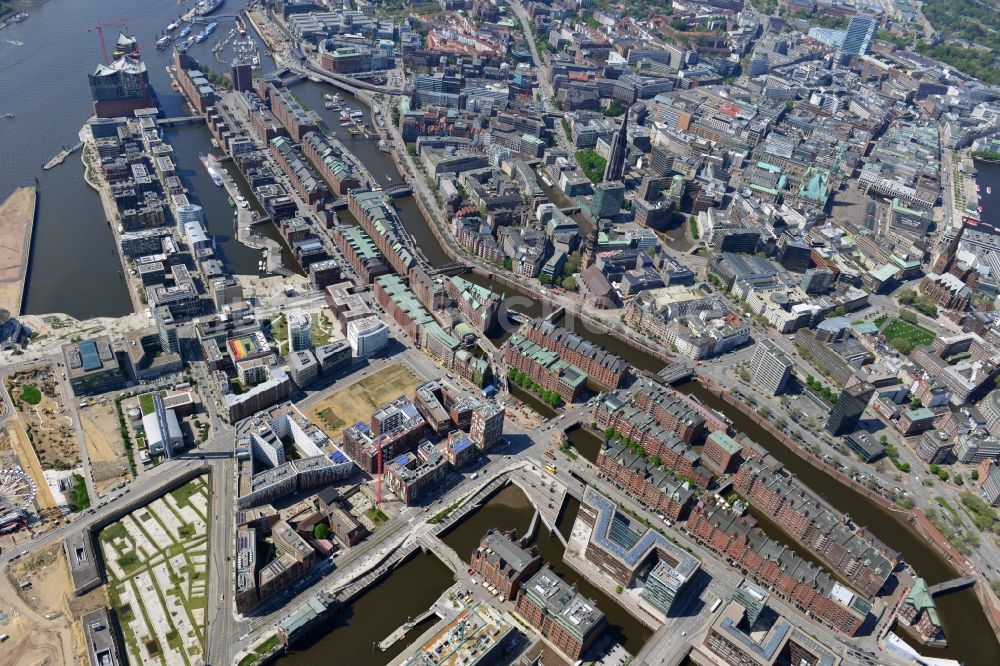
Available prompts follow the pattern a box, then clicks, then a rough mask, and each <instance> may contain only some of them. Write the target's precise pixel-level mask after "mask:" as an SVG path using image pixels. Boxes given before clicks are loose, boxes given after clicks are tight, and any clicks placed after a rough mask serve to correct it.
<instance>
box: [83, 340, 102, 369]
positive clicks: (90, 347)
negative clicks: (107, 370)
mask: <svg viewBox="0 0 1000 666" xmlns="http://www.w3.org/2000/svg"><path fill="white" fill-rule="evenodd" d="M79 346H80V360H81V361H82V362H83V369H84V370H85V371H86V372H90V371H91V370H97V369H98V368H100V367H101V365H102V364H101V356H100V354H98V353H97V343H96V342H94V341H93V340H83V341H82V342H80V345H79Z"/></svg>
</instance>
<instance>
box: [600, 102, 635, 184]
mask: <svg viewBox="0 0 1000 666" xmlns="http://www.w3.org/2000/svg"><path fill="white" fill-rule="evenodd" d="M628 114H629V109H625V116H624V118H622V126H621V129H618V130H616V131H615V133H614V134H612V135H611V152H610V153H608V164H607V166H605V167H604V182H608V181H610V180H621V179H622V176H624V175H625V154H626V153H627V152H628V147H627V144H628Z"/></svg>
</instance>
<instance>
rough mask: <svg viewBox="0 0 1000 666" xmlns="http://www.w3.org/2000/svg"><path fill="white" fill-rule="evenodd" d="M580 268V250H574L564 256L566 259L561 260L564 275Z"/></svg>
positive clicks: (571, 273)
mask: <svg viewBox="0 0 1000 666" xmlns="http://www.w3.org/2000/svg"><path fill="white" fill-rule="evenodd" d="M579 270H580V251H579V250H574V251H573V252H570V253H569V254H568V255H567V256H566V261H565V262H563V268H562V274H563V275H566V276H570V275H573V274H574V273H576V272H577V271H579Z"/></svg>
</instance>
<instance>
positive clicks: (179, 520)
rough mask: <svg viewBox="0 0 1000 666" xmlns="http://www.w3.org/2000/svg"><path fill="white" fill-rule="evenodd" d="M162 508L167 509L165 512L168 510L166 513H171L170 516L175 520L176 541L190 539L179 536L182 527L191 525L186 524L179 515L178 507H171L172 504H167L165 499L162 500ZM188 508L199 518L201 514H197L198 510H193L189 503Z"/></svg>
mask: <svg viewBox="0 0 1000 666" xmlns="http://www.w3.org/2000/svg"><path fill="white" fill-rule="evenodd" d="M163 506H165V507H167V510H168V511H169V512H170V513H172V514H173V515H174V518H176V519H177V523H178V527H177V538H178V540H179V541H185V540H186V539H188V538H190V537H184V536H183V535H182V534H181V532H182V531H183V527H184V526H185V525H188V526H190V525H191V523H189V522H188V521H187V520H186V519H185V518H184V516H182V515H181V513H180V509H179V507H174V505H173V504H171V503H170V502H168V501H167V500H166V499H164V500H163ZM188 506H190V507H191V509H192V510H194V512H195V513H196V514H198V515H199V516H201V514H200V513H198V510H197V509H195V508H194V505H193V504H190V503H189V504H188ZM202 517H204V516H202Z"/></svg>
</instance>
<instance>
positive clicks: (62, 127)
mask: <svg viewBox="0 0 1000 666" xmlns="http://www.w3.org/2000/svg"><path fill="white" fill-rule="evenodd" d="M243 5H244V3H243V2H239V1H238V0H228V2H227V3H226V5H225V7H226V10H225V11H224V12H220V13H223V14H225V13H232V11H233V10H234V9H237V8H240V7H242V6H243ZM24 7H25V9H26V10H27V11H28V12H29V13H30V18H29V19H28V20H27V21H25V22H23V23H20V24H15V25H13V26H10V27H8V28H6V29H4V30H3V31H2V32H0V90H3V91H4V94H3V95H2V96H0V113H8V112H9V113H14V114H15V118H14V119H10V120H0V158H2V159H0V196H3V197H6V196H7V195H8V194H9V193H10V192H11V191H12V190H13V189H14V188H16V187H18V186H20V185H25V184H29V183H31V182H32V181H34V179H35V178H38V184H39V187H40V197H39V210H38V221H37V224H36V227H35V234H34V239H33V248H32V257H31V263H30V267H29V278H28V284H27V292H26V301H25V307H26V310H27V311H28V312H30V313H47V312H65V313H68V314H71V315H73V316H76V317H79V318H87V317H93V316H120V315H122V314H125V313H127V312H128V311H129V310H130V301H129V295H128V293H127V287H126V285H125V281H124V279H123V277H122V276H121V275H120V270H121V267H120V262H119V260H118V258H117V255H116V251H115V246H114V241H113V238H112V235H111V231H110V229H109V228H108V226H107V223H106V222H105V220H104V214H103V210H102V208H101V204H100V200H99V198H98V196H97V194H96V193H95V192H93V190H91V189H89V188H88V187H87V185H86V184H85V183H84V181H83V169H82V165H81V164H80V156H79V154H75V155H73V156H72V157H70V158H69V159H67V160H66V162H65V163H64V164H63V165H61V166H59V167H56V168H55V169H53V170H51V171H48V172H43V171H42V170H41V165H42V164H43V163H44V162H46V161H47V160H48V159H49V158H50V157H52V156H53V155H54V154H56V153H57V152H58V151H59V150H60V149H61V148H62V147H63V146H64V145H73V144H75V143H76V142H77V140H78V139H77V135H76V134H77V130H78V129H79V127H80V126H81V125H82V124H83V122H84V121H85V119H86V118H87V117H88V116H89V115H90V113H91V100H90V95H89V88H88V85H87V74H88V73H89V72H91V71H92V70H93V69H94V67H95V66H96V64H97V63H98V61H99V60H100V47H99V45H98V40H97V36H96V34H94V33H91V32H88V31H87V26H92V25H94V24H95V23H97V22H124V23H127V29H128V32H129V33H134V34H136V35H137V37H138V38H139V41H140V46H141V49H142V53H143V57H144V59H145V61H146V63H147V66H148V67H149V72H150V80H151V84H152V86H153V87H154V89H155V90H156V92H157V95H158V98H159V102H160V105H161V106H162V107H163V109H164V111H165V114H166V115H168V116H173V115H184V114H185V113H186V111H185V108H184V102H183V99H182V98H181V96H180V95H179V94H177V93H175V92H174V91H172V90H171V89H170V87H169V78H168V76H167V74H166V72H165V70H164V67H165V66H166V65H167V64H169V61H170V50H167V51H156V50H155V48H154V47H153V41H154V40H155V38H156V36H157V35H158V34H159V33H160V32H161V31H162V30H163V28H164V27H165V26H166V24H167V23H169V22H170V21H172V20H174V19H175V18H177V17H178V16H179V15H180V14H181V13H182V12H183V11H185V10H186V9H187V6H186V5H184V4H177V3H176V2H174V1H173V0H146V1H143V2H141V3H140V2H135V1H134V0H73V1H70V0H49V1H47V2H27V3H24ZM220 22H221V25H220V28H219V30H218V32H217V33H216V35H213V37H212V38H210V39H209V40H206V42H204V43H203V44H200V45H196V46H194V47H193V48H192V49H191V55H193V56H194V57H195V58H198V59H199V60H200V61H201V62H202V63H203V64H204V65H206V66H207V67H211V68H212V69H215V70H216V71H220V72H222V71H225V70H226V69H227V66H226V65H225V64H223V63H219V62H216V60H215V58H214V57H213V56H212V55H211V53H210V47H211V45H212V44H214V43H215V40H216V38H217V37H219V36H221V35H224V34H225V33H226V32H227V31H228V29H229V23H228V21H227V20H225V19H222V20H221V21H220ZM117 30H118V28H117V27H114V26H109V27H106V28H105V33H106V39H107V40H108V43H109V45H110V44H113V42H114V39H115V37H116V35H117ZM8 40H10V41H8ZM11 42H22V43H23V46H16V45H14V44H13V43H11ZM110 48H113V47H109V50H110ZM271 64H272V63H271V62H269V59H265V62H264V67H265V71H266V70H267V68H268V67H269V66H271ZM325 91H326V89H325V88H324V87H323V86H320V85H317V84H313V83H304V84H301V85H299V86H296V88H295V93H296V95H297V96H298V97H299V98H300V99H301V100H302V101H303V102H304V103H305V104H306V105H307V106H309V107H310V108H312V109H313V110H315V111H317V112H318V113H319V114H320V115H321V116H322V117H323V118H324V120H325V122H326V125H327V128H328V130H329V131H330V132H331V133H333V134H337V135H338V136H340V137H341V138H342V140H343V141H344V143H345V144H346V145H347V146H348V148H349V149H350V150H351V151H352V152H354V153H355V154H356V155H357V156H358V157H359V158H360V159H361V160H362V161H363V162H364V163H365V165H366V166H367V167H368V169H369V170H370V171H371V172H372V173H373V175H374V176H375V178H376V179H377V180H379V181H380V182H382V181H384V182H385V183H386V184H388V183H390V182H400V180H401V178H400V175H399V173H398V172H397V171H396V169H395V166H394V164H393V163H392V160H391V159H390V157H389V156H388V155H386V154H384V153H382V152H380V151H378V149H377V147H376V145H375V143H374V142H371V141H365V140H357V141H355V140H352V139H351V138H350V136H349V135H348V134H347V133H346V132H344V131H343V130H342V129H341V128H340V127H339V122H338V120H337V117H336V116H337V115H338V114H337V113H336V112H334V111H328V110H326V109H323V108H322V94H323V92H325ZM349 105H350V106H352V107H354V108H360V107H359V105H358V104H357V102H355V101H354V100H349ZM167 140H168V141H169V142H170V143H171V144H172V145H173V146H174V148H175V151H176V153H175V159H176V161H177V162H178V167H179V170H180V173H181V176H182V178H183V179H184V181H185V184H186V185H187V186H188V188H189V189H190V190H191V194H190V196H191V198H192V199H193V200H194V201H195V202H196V203H199V204H200V205H202V207H203V208H204V210H205V218H206V226H207V227H208V231H209V232H210V233H211V234H212V235H213V236H214V237H215V238H216V240H217V242H218V248H219V251H220V254H221V255H222V256H223V258H224V260H225V262H226V265H227V266H228V267H229V269H230V270H232V271H233V272H236V273H241V274H250V273H254V272H255V271H256V263H257V252H256V251H253V250H250V249H248V248H245V247H244V246H242V245H240V244H239V243H237V242H236V241H235V240H234V239H233V238H232V235H233V231H232V209H230V208H229V206H228V204H227V202H226V198H227V197H226V194H225V193H224V191H222V190H220V189H219V188H216V187H215V186H214V185H213V184H212V183H211V180H210V179H209V178H208V176H207V174H206V173H205V172H204V169H202V168H201V166H200V164H199V162H198V153H200V152H204V151H207V150H209V149H210V135H209V133H208V131H207V130H206V129H205V128H204V127H198V126H195V127H186V128H178V129H174V130H170V131H168V132H167ZM980 182H981V183H982V186H983V191H984V192H985V189H986V185H987V184H990V185H992V186H993V188H994V189H995V190H997V192H1000V169H998V168H997V167H996V165H987V166H986V167H985V168H984V166H983V165H980ZM995 196H1000V194H998V195H995ZM397 205H398V208H399V213H400V218H401V220H402V222H403V224H404V226H406V228H407V229H408V230H409V231H410V232H411V233H412V234H413V236H414V238H415V240H416V242H417V244H418V245H419V247H420V248H421V250H422V251H423V253H424V254H425V256H426V257H427V258H428V260H429V261H430V262H431V263H432V264H434V265H442V264H443V263H446V262H447V261H448V258H447V255H446V254H445V253H444V251H443V250H442V248H441V247H440V245H439V244H438V243H437V241H436V239H435V238H434V237H433V235H432V234H431V232H430V230H429V228H428V227H427V223H426V221H425V220H423V218H422V216H421V215H420V213H419V211H418V210H417V207H416V205H415V203H414V202H413V200H412V199H410V198H404V199H402V200H400V201H399V202H398V204H397ZM984 208H985V212H984V215H990V214H994V215H995V214H996V211H993V210H991V207H990V206H989V201H985V202H984ZM263 233H265V234H267V235H270V236H272V237H273V236H274V230H273V228H272V229H269V230H263ZM293 268H294V266H293ZM476 281H477V282H480V283H482V284H484V285H487V286H493V287H495V288H497V289H498V290H501V291H507V293H508V294H509V295H510V296H517V297H518V299H517V300H518V306H517V309H519V310H522V311H525V312H527V313H528V314H532V315H535V314H539V313H541V312H542V311H543V305H542V304H541V303H540V302H539V301H538V300H537V298H536V297H535V295H534V294H526V293H513V292H511V291H510V290H503V289H500V288H499V287H498V286H497V285H496V284H495V283H493V282H492V281H490V280H485V279H482V278H477V279H476ZM569 324H570V325H573V324H574V322H573V321H572V320H570V322H569ZM575 328H576V329H577V330H578V332H580V333H582V334H583V335H585V336H586V337H587V338H589V339H591V340H593V341H594V342H597V343H599V344H602V345H604V346H605V347H607V348H608V349H610V350H611V351H614V352H615V353H618V354H620V355H621V356H622V357H624V358H625V359H627V360H628V361H630V362H631V363H633V364H635V365H636V366H637V367H641V368H645V369H654V370H655V369H658V368H659V366H661V365H662V363H660V362H658V361H656V360H655V359H654V358H652V357H650V356H649V355H647V354H644V353H642V352H639V351H636V350H634V349H631V348H629V347H627V346H625V345H623V344H621V343H620V342H618V341H617V340H616V339H614V338H613V337H611V336H610V335H607V334H606V333H604V332H600V331H592V330H587V329H584V328H581V327H579V326H575ZM684 390H687V391H690V392H692V393H693V394H695V395H696V396H698V397H699V398H701V399H702V400H703V401H705V402H706V403H708V404H710V405H711V406H713V407H716V408H717V409H720V410H721V411H723V412H724V413H726V414H727V416H729V417H730V418H732V419H733V420H734V422H735V425H736V427H737V428H738V429H740V430H743V431H744V432H747V433H748V434H749V435H750V436H751V437H752V438H753V439H755V440H756V441H757V442H758V443H760V444H761V445H763V446H764V447H765V448H767V449H768V450H769V451H770V452H771V453H772V454H773V455H775V456H776V457H777V458H779V459H780V460H781V461H782V462H783V463H784V464H785V465H787V466H788V467H789V469H791V470H792V471H794V472H795V473H796V474H797V475H798V476H799V477H800V478H801V479H802V480H803V482H804V483H806V484H807V485H808V486H809V487H810V488H812V489H813V490H814V491H816V492H817V493H819V494H821V495H823V496H824V497H826V499H827V500H828V501H830V502H831V504H833V505H834V506H835V507H837V508H838V509H840V510H842V511H846V512H848V513H850V514H851V516H852V517H854V518H855V519H856V520H858V521H859V522H862V523H864V524H866V525H867V526H868V527H869V528H870V529H871V531H872V532H873V533H874V534H875V535H876V536H877V537H878V538H880V539H882V540H883V541H885V542H886V543H887V544H889V545H890V546H891V547H894V548H897V549H898V550H900V551H901V552H902V553H903V557H904V558H905V559H906V560H907V561H909V562H910V563H912V564H913V565H914V566H915V567H916V568H917V570H918V571H919V572H920V573H921V574H922V575H923V576H925V577H926V578H928V579H929V580H931V581H936V580H944V579H946V578H948V577H950V576H951V570H950V568H949V567H948V564H947V563H946V562H945V561H944V560H943V559H942V558H941V557H940V556H939V555H938V554H937V553H936V552H935V551H933V549H931V548H930V547H929V546H928V545H927V544H926V543H925V542H924V541H923V540H922V539H921V538H919V537H917V536H916V535H914V534H913V533H912V532H910V531H909V530H908V529H906V527H905V526H903V525H902V524H900V523H899V522H898V521H897V520H896V519H895V518H894V517H892V516H890V515H888V514H887V513H886V512H884V511H882V510H881V509H879V508H878V507H876V506H875V505H873V504H872V503H870V502H868V501H867V500H865V499H864V498H862V497H861V496H860V495H857V494H856V493H854V492H853V491H851V490H850V489H848V488H846V487H844V486H842V485H841V484H839V483H838V482H836V481H834V480H833V479H832V478H831V477H829V476H827V475H826V474H824V473H823V472H821V471H819V470H816V469H814V468H812V467H811V466H810V465H809V464H808V463H805V462H804V461H802V460H801V459H799V458H798V457H797V456H795V454H794V453H792V452H790V451H788V450H787V449H785V448H784V447H783V446H781V445H780V444H779V443H777V442H775V441H774V440H772V439H771V438H770V437H768V436H767V435H766V433H763V432H762V431H755V430H754V428H753V424H752V423H750V422H749V421H748V420H747V419H745V418H743V417H741V416H740V415H739V413H738V412H737V411H736V410H734V409H733V408H732V407H731V406H729V405H727V404H725V403H723V402H722V401H718V400H715V399H713V398H712V397H711V396H710V395H708V394H707V393H706V392H704V390H703V389H701V387H699V386H697V385H689V386H687V387H685V388H684ZM487 515H488V514H487ZM519 522H520V517H519ZM478 527H479V526H478V525H477V526H476V528H475V531H479V529H478ZM478 536H479V535H473V534H470V535H469V537H468V538H478ZM542 541H544V540H542ZM556 543H557V542H556ZM540 545H542V544H540ZM544 550H549V548H548V547H546V548H545V549H544ZM552 556H553V557H556V556H557V554H556V552H555V551H554V550H553V552H552ZM413 564H414V566H413V567H412V568H407V567H403V568H401V569H400V570H399V572H397V573H396V574H394V575H393V576H392V577H390V578H389V579H388V580H387V581H385V582H384V583H383V584H382V586H380V588H379V590H382V589H385V590H386V592H384V593H383V594H388V589H389V587H390V586H392V587H398V584H399V583H400V582H401V579H399V580H398V579H397V576H400V574H402V573H403V572H404V571H410V570H411V569H412V571H413V572H414V573H415V575H416V576H417V577H418V578H419V577H423V576H430V577H431V578H430V580H429V581H428V582H429V583H432V584H429V585H428V586H426V589H425V591H424V592H423V593H422V594H419V595H415V596H419V597H421V599H419V600H416V601H418V603H416V604H415V605H414V607H418V606H420V602H423V600H424V599H430V598H432V597H433V595H434V590H433V589H431V588H434V589H437V588H438V587H440V589H443V588H444V587H446V585H447V582H446V581H445V580H444V579H443V578H439V576H440V574H439V573H436V572H439V571H440V570H441V569H440V568H439V567H437V566H432V565H431V564H429V563H424V558H421V559H420V560H419V561H415V562H414V563H413ZM408 578H409V577H408ZM402 582H405V581H402ZM366 598H368V597H367V595H366V597H362V599H361V600H359V601H358V602H356V603H355V604H354V606H353V608H352V610H351V611H350V612H351V618H352V619H351V620H350V621H349V622H346V623H345V624H346V626H344V624H341V623H340V622H338V623H337V624H338V625H339V626H341V629H342V630H341V631H334V633H333V634H331V636H334V635H335V636H336V639H337V642H338V643H340V642H341V641H351V642H353V641H354V640H355V639H356V638H358V637H360V634H361V633H364V634H365V636H364V642H365V643H366V644H365V646H364V647H365V649H369V648H370V642H369V639H370V636H377V638H376V639H375V640H380V639H381V638H383V637H384V635H388V633H389V632H390V631H391V630H392V629H393V628H395V627H396V626H398V625H399V624H401V623H402V622H403V621H405V619H406V617H405V614H403V615H401V616H400V612H395V609H397V608H399V610H400V611H402V610H404V609H403V607H402V605H400V604H399V603H398V600H396V601H393V602H388V601H387V599H388V598H386V599H381V598H371V599H369V601H368V602H366V603H364V604H363V603H362V602H363V600H365V599H366ZM611 603H613V602H611ZM369 606H370V607H369ZM938 607H939V610H940V613H941V616H942V618H943V622H944V624H945V629H946V631H947V634H948V638H949V641H950V644H951V646H950V647H949V648H948V649H946V650H927V649H922V650H921V651H922V652H925V653H927V654H931V655H934V656H950V657H953V658H957V659H960V660H962V661H964V662H965V663H966V664H969V665H972V664H996V663H1000V646H998V644H997V638H996V636H995V635H994V634H993V631H992V629H991V627H990V625H989V624H988V623H987V622H986V619H985V617H984V615H983V611H982V609H981V607H980V606H979V603H978V600H977V599H976V598H975V596H974V594H973V593H972V592H971V591H965V592H960V593H957V594H952V595H947V596H945V597H942V598H939V599H938ZM406 611H407V612H410V610H409V609H406ZM396 616H400V617H396ZM365 622H372V623H375V624H376V625H377V628H374V629H372V630H371V631H366V632H359V631H358V628H359V623H365ZM348 627H351V628H353V629H354V630H353V631H350V632H349V633H345V632H344V631H343V629H347V628H348ZM382 629H385V631H384V632H383V631H382ZM626 633H628V634H631V633H633V632H626ZM369 634H370V636H369ZM626 640H627V642H628V643H629V644H630V645H629V647H630V648H635V646H636V642H635V640H634V639H633V638H632V637H627V638H626ZM642 640H644V638H643V639H642ZM321 642H323V641H321ZM329 645H330V644H329V643H326V644H325V646H324V649H328V646H329ZM318 647H319V645H318V644H317V645H315V646H314V648H318ZM358 647H359V648H360V647H361V646H360V644H358ZM310 653H311V650H306V651H305V652H304V653H300V654H302V655H303V656H305V655H306V654H310ZM348 654H354V655H357V654H359V653H357V652H354V651H353V650H351V651H350V652H349V653H348ZM386 656H388V655H379V657H375V658H374V659H373V660H371V661H369V660H367V659H366V660H365V662H366V663H380V662H379V661H378V659H379V658H384V657H386ZM373 657H374V656H373ZM358 663H361V662H358Z"/></svg>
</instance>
